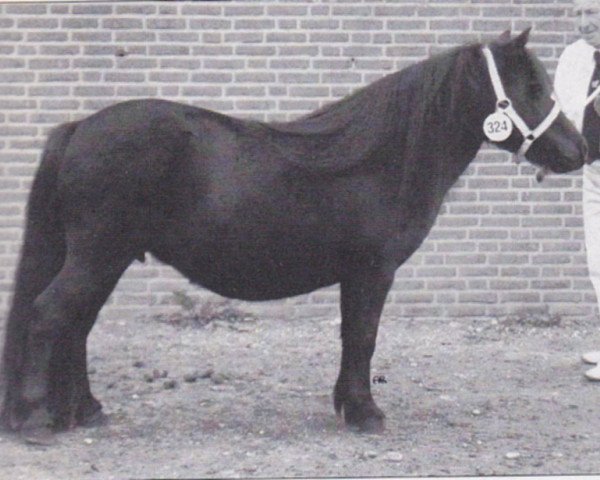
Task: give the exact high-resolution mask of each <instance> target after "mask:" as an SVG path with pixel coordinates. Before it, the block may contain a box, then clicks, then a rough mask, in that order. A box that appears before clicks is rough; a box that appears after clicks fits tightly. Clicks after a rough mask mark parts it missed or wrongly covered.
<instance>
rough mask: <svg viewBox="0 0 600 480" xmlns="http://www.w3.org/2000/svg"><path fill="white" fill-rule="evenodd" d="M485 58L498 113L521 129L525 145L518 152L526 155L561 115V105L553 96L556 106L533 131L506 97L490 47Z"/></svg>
mask: <svg viewBox="0 0 600 480" xmlns="http://www.w3.org/2000/svg"><path fill="white" fill-rule="evenodd" d="M482 50H483V56H484V57H485V60H486V62H487V67H488V71H489V73H490V78H491V80H492V86H493V87H494V93H495V94H496V111H497V112H500V113H503V114H504V115H506V116H507V117H508V118H509V119H510V120H511V121H512V123H513V124H514V125H515V126H516V127H517V128H518V129H519V131H520V132H521V135H523V143H522V144H521V147H520V148H519V150H518V152H517V153H518V154H519V155H525V153H527V150H529V147H530V146H531V144H532V143H533V142H535V140H537V139H538V138H539V137H541V136H542V135H543V133H544V132H545V131H546V130H548V128H550V125H552V123H553V122H554V120H556V117H558V115H559V114H560V111H561V110H560V105H559V104H558V102H557V101H556V99H555V98H554V94H553V95H552V100H553V101H554V105H553V106H552V109H551V110H550V113H548V115H546V118H544V120H542V122H541V123H540V124H539V125H538V126H537V127H536V128H535V129H533V130H531V129H530V128H529V127H528V126H527V124H526V123H525V121H524V120H523V119H522V118H521V116H520V115H519V114H518V113H517V111H516V110H515V109H514V107H513V106H512V102H511V101H510V99H509V98H508V96H507V95H506V92H505V91H504V87H503V86H502V80H501V79H500V75H499V74H498V68H497V67H496V62H495V61H494V56H493V55H492V52H491V50H490V49H489V47H483V49H482Z"/></svg>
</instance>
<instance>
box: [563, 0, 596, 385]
mask: <svg viewBox="0 0 600 480" xmlns="http://www.w3.org/2000/svg"><path fill="white" fill-rule="evenodd" d="M573 12H574V14H575V16H576V17H577V29H578V32H579V35H580V37H581V38H580V39H579V40H577V41H576V42H574V43H572V44H570V45H569V46H567V47H566V48H565V50H564V51H563V53H562V54H561V56H560V58H559V60H558V66H557V67H556V73H555V77H554V89H555V93H556V95H557V97H558V100H559V102H560V103H561V106H562V109H563V111H564V112H565V114H566V115H567V117H568V118H569V119H570V120H571V121H572V122H573V123H574V124H575V126H576V127H577V129H578V130H579V131H580V132H581V133H582V134H583V136H584V137H585V139H586V140H587V142H588V147H589V155H590V163H589V164H586V165H584V167H583V223H584V233H585V247H586V254H587V265H588V270H589V275H590V280H591V281H592V285H593V287H594V290H595V292H596V298H597V301H600V95H598V94H599V93H600V0H574V1H573ZM597 65H598V66H597ZM596 96H597V97H596ZM596 160H597V161H596ZM582 359H583V361H584V362H586V363H590V364H595V367H593V368H592V369H590V370H588V371H586V372H585V376H586V377H587V378H588V379H589V380H600V350H598V351H592V352H587V353H585V354H584V355H583V357H582Z"/></svg>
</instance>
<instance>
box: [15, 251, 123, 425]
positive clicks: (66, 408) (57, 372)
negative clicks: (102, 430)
mask: <svg viewBox="0 0 600 480" xmlns="http://www.w3.org/2000/svg"><path fill="white" fill-rule="evenodd" d="M78 245H85V247H84V248H73V249H69V250H68V253H67V258H66V261H65V264H64V266H63V268H62V270H61V271H60V272H59V273H58V275H57V276H56V277H55V278H54V280H53V281H52V283H51V284H50V285H49V286H48V288H46V290H44V292H42V294H41V295H40V296H39V297H38V298H37V299H36V300H35V302H34V307H35V309H36V311H37V315H36V318H35V321H34V322H32V324H31V327H30V331H29V337H28V341H27V343H28V349H27V350H28V355H27V358H26V359H25V368H24V374H23V387H22V397H23V400H24V401H25V402H26V404H27V405H28V406H29V408H30V409H35V408H37V407H39V406H42V405H45V406H46V407H47V408H48V409H49V411H50V413H51V414H52V416H53V420H54V424H55V426H56V427H58V428H68V427H71V426H74V425H76V424H80V423H84V421H85V419H86V418H85V417H86V416H91V415H93V414H94V413H95V411H98V410H99V408H100V405H99V403H98V402H97V401H96V400H95V399H94V398H93V397H92V396H91V392H90V390H89V383H88V378H87V371H86V370H87V359H86V352H85V343H86V338H87V335H88V333H89V331H90V330H91V327H92V325H93V323H94V321H95V319H96V316H97V314H98V312H99V310H100V308H101V307H102V305H103V304H104V302H105V301H106V299H107V298H108V296H109V295H110V293H111V292H112V290H113V289H114V287H115V285H116V283H117V281H118V280H119V278H120V276H121V275H122V273H123V272H124V271H125V269H126V268H127V266H128V265H129V264H130V263H131V261H132V259H133V256H130V255H125V254H123V253H121V254H120V255H119V254H118V252H117V251H115V250H113V249H110V250H102V249H100V248H98V245H94V243H90V244H86V242H81V243H79V242H78ZM104 248H106V246H104ZM94 252H95V253H94Z"/></svg>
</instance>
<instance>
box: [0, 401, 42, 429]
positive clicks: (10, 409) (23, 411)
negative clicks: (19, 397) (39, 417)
mask: <svg viewBox="0 0 600 480" xmlns="http://www.w3.org/2000/svg"><path fill="white" fill-rule="evenodd" d="M33 411H34V409H33V408H32V407H31V405H29V404H28V403H27V402H25V401H21V402H19V403H17V402H10V401H9V402H7V403H6V404H5V405H4V408H3V409H2V415H0V430H3V431H6V432H18V431H20V430H21V429H22V428H23V426H24V425H25V423H27V421H28V420H29V418H30V417H31V414H32V412H33Z"/></svg>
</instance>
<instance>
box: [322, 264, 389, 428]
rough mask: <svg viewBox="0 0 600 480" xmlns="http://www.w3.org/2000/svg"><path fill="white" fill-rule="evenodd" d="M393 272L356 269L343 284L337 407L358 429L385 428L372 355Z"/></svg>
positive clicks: (335, 393) (335, 397) (335, 402)
mask: <svg viewBox="0 0 600 480" xmlns="http://www.w3.org/2000/svg"><path fill="white" fill-rule="evenodd" d="M392 281H393V273H391V274H389V273H384V272H383V271H378V272H373V271H371V272H368V273H367V272H365V271H360V270H356V271H354V272H353V274H352V275H349V276H348V277H347V278H346V279H345V280H343V281H342V283H341V309H342V331H341V333H342V364H341V368H340V374H339V377H338V380H337V383H336V386H335V391H334V406H335V409H336V412H337V413H338V414H340V412H341V410H342V409H343V411H344V419H345V421H346V424H347V425H348V426H349V427H351V428H356V429H358V430H359V431H365V432H377V431H381V430H383V429H384V418H385V415H384V414H383V412H382V411H381V410H380V409H379V407H377V405H376V404H375V402H374V401H373V397H372V396H371V378H370V377H371V357H372V356H373V352H374V351H375V341H376V338H377V328H378V326H379V318H380V316H381V312H382V310H383V305H384V303H385V299H386V296H387V293H388V291H389V289H390V287H391V285H392Z"/></svg>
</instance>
